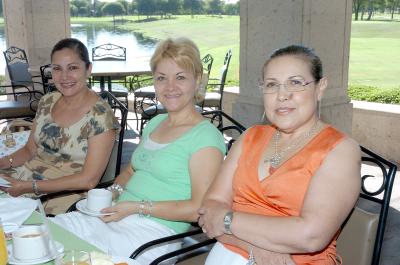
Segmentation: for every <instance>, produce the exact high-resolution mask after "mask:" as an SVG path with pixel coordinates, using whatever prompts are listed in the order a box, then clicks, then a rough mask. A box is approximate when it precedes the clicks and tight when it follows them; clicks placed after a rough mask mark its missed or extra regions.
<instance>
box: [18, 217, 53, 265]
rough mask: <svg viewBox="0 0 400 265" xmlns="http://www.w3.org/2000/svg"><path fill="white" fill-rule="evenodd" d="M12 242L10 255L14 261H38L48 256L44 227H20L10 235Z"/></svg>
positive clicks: (46, 235)
mask: <svg viewBox="0 0 400 265" xmlns="http://www.w3.org/2000/svg"><path fill="white" fill-rule="evenodd" d="M12 240H13V246H12V250H13V253H12V255H13V257H14V258H15V259H18V260H33V259H40V258H43V257H45V256H47V255H48V254H49V237H48V234H47V232H45V229H44V226H41V225H24V226H21V227H20V228H19V229H18V230H16V231H14V232H13V233H12Z"/></svg>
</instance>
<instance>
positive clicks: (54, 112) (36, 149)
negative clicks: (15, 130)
mask: <svg viewBox="0 0 400 265" xmlns="http://www.w3.org/2000/svg"><path fill="white" fill-rule="evenodd" d="M51 61H52V76H53V80H54V84H55V85H56V87H57V90H58V91H57V92H53V93H51V94H48V95H45V96H43V98H42V99H41V100H40V103H39V107H38V110H37V113H36V117H35V120H34V123H33V127H32V131H31V134H30V136H29V139H28V142H27V144H26V145H25V146H24V147H23V148H21V149H20V150H18V151H16V152H15V153H13V154H11V155H9V156H6V157H3V158H1V159H0V168H2V169H5V168H15V169H16V173H14V174H12V175H11V177H8V176H4V178H5V179H6V180H8V181H9V182H10V183H11V187H10V188H3V190H4V191H6V192H8V193H9V194H10V195H12V196H19V195H21V194H25V193H34V194H36V195H40V194H42V193H53V192H57V191H62V190H88V189H91V188H94V187H95V186H96V184H97V183H98V182H99V180H100V178H101V176H102V174H103V172H104V170H105V168H106V166H107V162H108V159H109V157H110V154H111V150H112V148H113V144H114V141H115V138H116V133H117V131H118V129H119V123H118V121H117V119H116V118H115V116H114V113H113V111H112V110H111V108H110V106H109V105H108V103H107V102H106V101H103V100H102V99H101V98H100V97H99V96H98V95H97V94H96V93H95V92H93V91H92V90H90V89H89V88H88V86H87V83H86V81H87V79H88V77H89V76H90V73H91V69H92V64H91V62H90V60H89V54H88V51H87V49H86V47H85V45H84V44H83V43H82V42H80V41H79V40H76V39H63V40H61V41H59V42H58V43H57V44H56V45H55V46H54V48H53V50H52V52H51Z"/></svg>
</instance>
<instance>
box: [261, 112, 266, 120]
mask: <svg viewBox="0 0 400 265" xmlns="http://www.w3.org/2000/svg"><path fill="white" fill-rule="evenodd" d="M265 122H266V114H265V110H264V112H263V114H262V116H261V123H265Z"/></svg>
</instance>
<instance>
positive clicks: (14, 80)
mask: <svg viewBox="0 0 400 265" xmlns="http://www.w3.org/2000/svg"><path fill="white" fill-rule="evenodd" d="M7 70H8V74H9V76H10V81H11V84H12V85H13V86H32V85H33V81H32V75H31V73H30V72H29V65H28V64H27V63H24V62H15V63H13V64H7Z"/></svg>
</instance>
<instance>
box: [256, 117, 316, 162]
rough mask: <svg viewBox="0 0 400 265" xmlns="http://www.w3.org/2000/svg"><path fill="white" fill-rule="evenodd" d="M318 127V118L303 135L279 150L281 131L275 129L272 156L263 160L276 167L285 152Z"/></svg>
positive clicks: (302, 140)
mask: <svg viewBox="0 0 400 265" xmlns="http://www.w3.org/2000/svg"><path fill="white" fill-rule="evenodd" d="M318 127H319V120H317V122H316V123H315V124H314V125H313V127H312V128H311V129H310V130H309V131H308V132H306V133H305V134H304V135H303V136H301V137H299V138H298V139H295V141H293V143H291V144H289V145H288V146H287V147H286V148H284V149H283V150H281V151H279V140H280V139H281V131H280V130H279V129H277V130H276V132H275V135H274V149H275V153H274V154H273V155H272V156H270V157H268V158H266V159H265V160H264V163H270V165H271V166H272V167H273V168H277V167H278V166H279V165H280V164H281V161H282V159H283V158H284V157H285V154H286V152H287V151H289V150H291V149H293V148H295V147H299V146H300V144H301V143H303V142H304V141H305V140H307V139H308V138H309V137H310V136H312V135H313V134H314V133H315V132H316V131H317V128H318Z"/></svg>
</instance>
